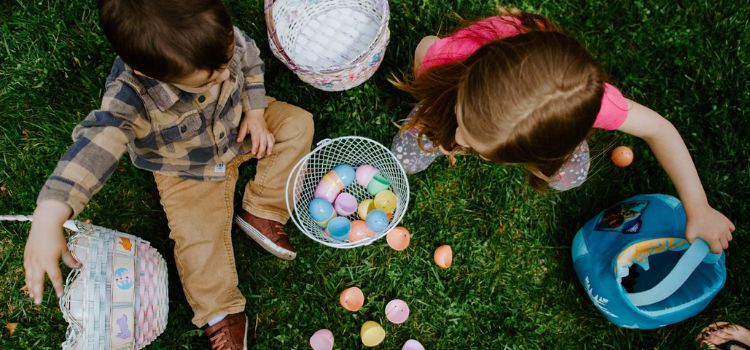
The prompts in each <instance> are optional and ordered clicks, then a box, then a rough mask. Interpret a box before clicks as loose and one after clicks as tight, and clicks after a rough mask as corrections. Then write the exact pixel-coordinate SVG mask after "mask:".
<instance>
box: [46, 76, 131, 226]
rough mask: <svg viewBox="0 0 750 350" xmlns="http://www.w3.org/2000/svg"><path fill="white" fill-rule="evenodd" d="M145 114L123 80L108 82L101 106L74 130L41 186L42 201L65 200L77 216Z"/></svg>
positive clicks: (120, 153) (96, 190)
mask: <svg viewBox="0 0 750 350" xmlns="http://www.w3.org/2000/svg"><path fill="white" fill-rule="evenodd" d="M144 116H145V109H144V108H143V102H142V101H141V99H140V97H139V96H138V95H137V93H136V92H135V90H133V89H132V88H131V87H129V86H127V85H125V84H123V83H122V82H118V81H115V82H112V83H110V84H108V86H107V90H106V92H105V95H104V98H103V99H102V105H101V108H100V109H97V110H94V111H92V112H91V113H89V114H88V116H86V118H85V119H84V120H83V121H81V122H80V123H79V124H78V125H77V126H76V127H75V129H74V130H73V135H72V136H73V144H72V145H71V146H70V148H68V150H67V151H66V152H65V154H63V156H62V157H61V158H60V161H59V162H58V163H57V167H56V168H55V170H54V172H53V173H52V175H51V176H50V177H49V178H48V179H47V182H46V183H45V184H44V186H43V187H42V190H41V191H40V193H39V196H38V197H37V204H38V203H39V202H41V201H43V200H48V199H52V200H57V201H59V202H62V203H65V204H67V205H68V206H70V208H71V209H72V210H73V216H76V215H78V213H80V212H81V211H82V210H83V208H84V207H85V206H86V204H87V203H88V202H89V200H90V199H91V197H92V196H93V195H94V194H95V193H96V192H98V191H99V190H100V189H101V187H102V185H103V184H104V182H105V181H106V180H107V179H108V178H109V177H110V176H111V175H112V173H113V172H114V171H115V169H116V168H117V163H118V161H119V159H120V157H121V156H122V154H123V153H124V152H125V149H126V147H127V144H128V143H129V142H131V141H132V140H134V138H135V132H134V131H133V125H134V122H135V121H136V120H137V119H138V118H142V117H144Z"/></svg>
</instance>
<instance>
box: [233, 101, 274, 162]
mask: <svg viewBox="0 0 750 350" xmlns="http://www.w3.org/2000/svg"><path fill="white" fill-rule="evenodd" d="M264 112H265V109H253V110H250V111H249V112H245V115H244V116H243V117H242V122H241V123H240V131H239V134H237V142H242V141H243V140H244V139H245V136H246V135H247V134H248V132H249V133H250V140H251V141H252V149H251V151H250V152H251V153H253V154H255V156H256V157H258V159H261V158H263V157H264V156H270V155H271V151H273V145H274V143H276V139H275V138H274V137H273V134H272V133H271V132H270V131H269V130H268V126H267V125H266V120H265V119H264V118H263V113H264Z"/></svg>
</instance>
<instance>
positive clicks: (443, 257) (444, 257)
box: [432, 245, 453, 269]
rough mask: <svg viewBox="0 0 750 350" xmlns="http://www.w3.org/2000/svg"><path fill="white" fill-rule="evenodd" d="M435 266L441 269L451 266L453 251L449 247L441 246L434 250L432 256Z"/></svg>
mask: <svg viewBox="0 0 750 350" xmlns="http://www.w3.org/2000/svg"><path fill="white" fill-rule="evenodd" d="M432 258H433V260H435V264H437V266H440V267H441V268H444V269H447V268H449V267H451V264H453V250H452V249H451V246H449V245H441V246H439V247H437V249H435V254H433V255H432Z"/></svg>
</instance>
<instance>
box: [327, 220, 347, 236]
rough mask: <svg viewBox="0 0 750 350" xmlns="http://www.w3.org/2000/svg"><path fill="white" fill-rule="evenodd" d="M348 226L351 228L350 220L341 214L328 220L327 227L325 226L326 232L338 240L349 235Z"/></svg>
mask: <svg viewBox="0 0 750 350" xmlns="http://www.w3.org/2000/svg"><path fill="white" fill-rule="evenodd" d="M350 228H351V222H349V219H347V218H345V217H343V216H337V217H335V218H333V219H331V221H329V222H328V227H326V232H327V233H328V234H329V235H331V237H332V238H333V239H335V240H338V241H343V240H345V239H346V238H347V237H349V229H350Z"/></svg>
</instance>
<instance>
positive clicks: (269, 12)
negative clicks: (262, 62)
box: [263, 0, 298, 70]
mask: <svg viewBox="0 0 750 350" xmlns="http://www.w3.org/2000/svg"><path fill="white" fill-rule="evenodd" d="M274 2H275V1H274V0H265V4H264V5H263V12H264V14H265V16H266V29H267V30H268V39H270V40H271V41H272V42H273V45H274V46H275V47H276V51H277V52H278V53H279V54H280V55H281V56H282V57H283V60H282V61H284V64H286V65H287V67H289V68H290V69H292V70H296V69H297V68H298V67H297V65H296V64H294V62H292V60H291V59H290V58H289V55H287V53H286V51H284V47H283V46H281V42H279V36H278V35H277V34H276V26H275V25H274V22H273V4H274Z"/></svg>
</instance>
